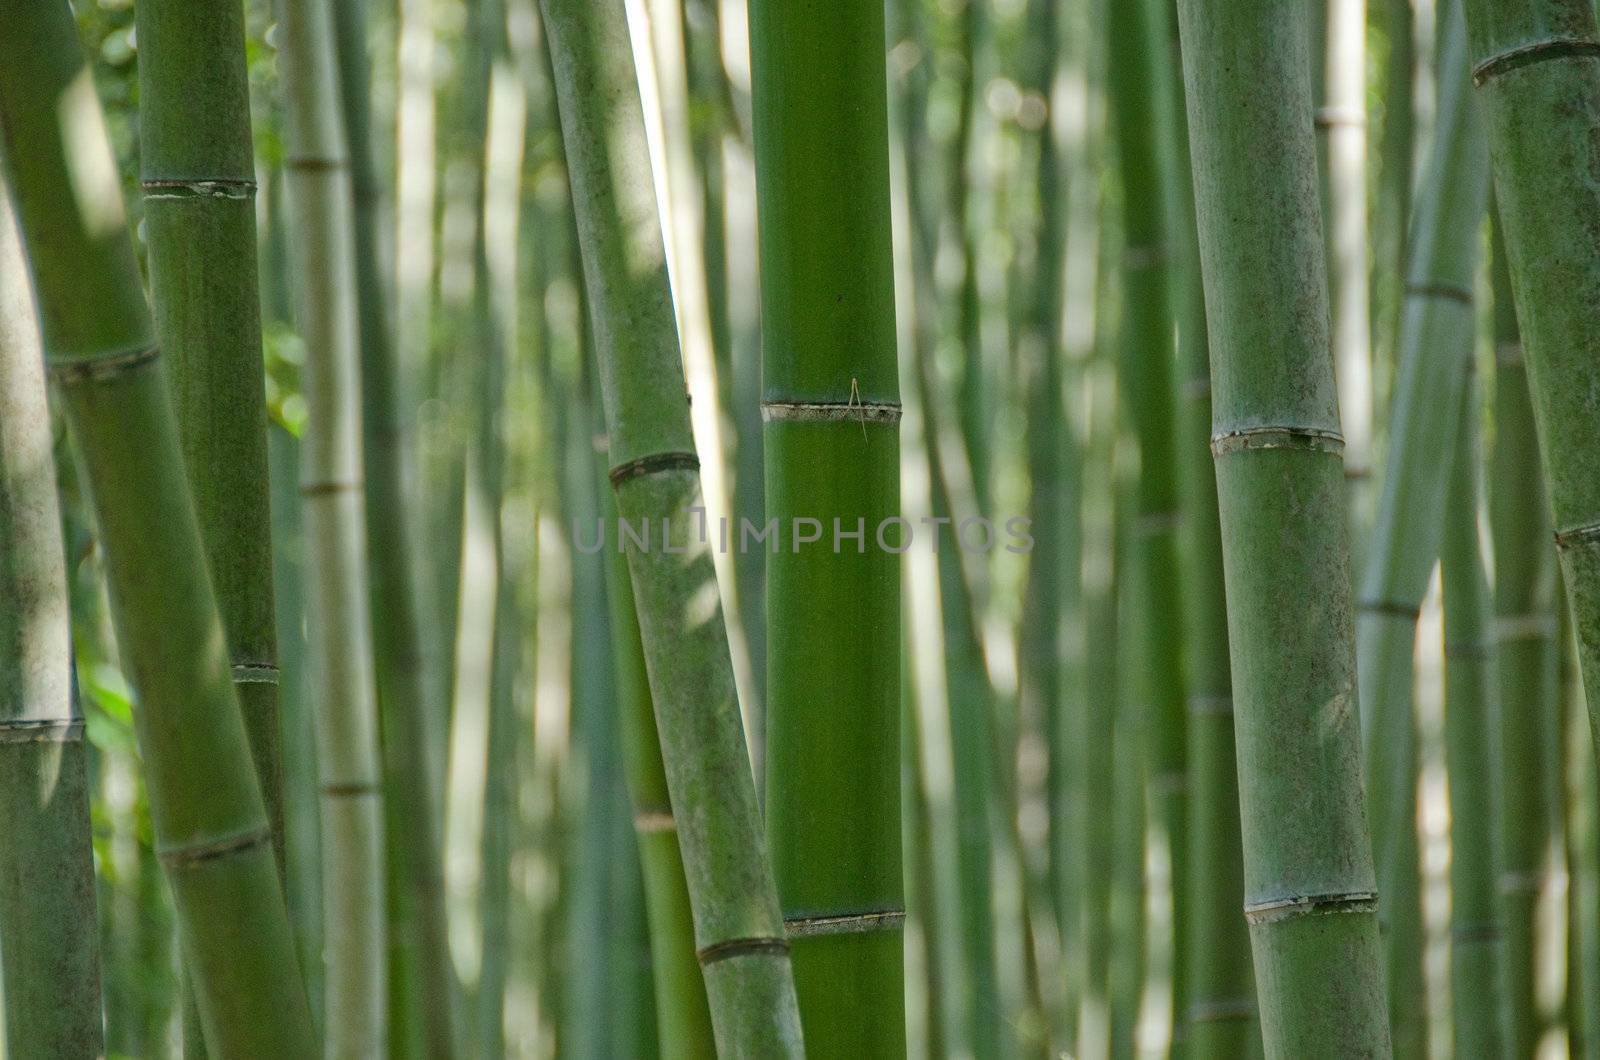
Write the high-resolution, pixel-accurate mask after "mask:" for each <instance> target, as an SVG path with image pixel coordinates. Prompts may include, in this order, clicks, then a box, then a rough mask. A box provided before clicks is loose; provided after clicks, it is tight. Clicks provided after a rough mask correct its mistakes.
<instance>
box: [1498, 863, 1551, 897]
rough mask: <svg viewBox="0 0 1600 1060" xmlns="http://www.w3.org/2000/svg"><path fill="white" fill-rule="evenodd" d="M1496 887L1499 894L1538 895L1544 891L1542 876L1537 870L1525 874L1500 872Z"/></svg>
mask: <svg viewBox="0 0 1600 1060" xmlns="http://www.w3.org/2000/svg"><path fill="white" fill-rule="evenodd" d="M1496 885H1497V886H1498V887H1499V889H1500V893H1501V894H1508V895H1515V894H1538V893H1539V892H1540V891H1541V890H1543V889H1544V876H1543V874H1542V873H1540V872H1539V871H1538V870H1537V869H1530V870H1528V871H1526V872H1502V873H1501V874H1500V878H1499V879H1498V880H1497V881H1496Z"/></svg>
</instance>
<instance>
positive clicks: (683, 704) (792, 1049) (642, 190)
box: [541, 0, 899, 1056]
mask: <svg viewBox="0 0 1600 1060" xmlns="http://www.w3.org/2000/svg"><path fill="white" fill-rule="evenodd" d="M541 7H542V9H543V12H544V28H545V41H546V44H547V46H548V48H549V51H550V57H551V61H552V66H553V68H554V72H555V84H556V99H557V105H558V109H559V112H560V117H561V128H562V139H563V142H564V144H565V147H566V155H567V160H568V166H569V181H570V183H571V187H572V198H573V208H574V212H575V214H576V217H577V222H578V225H579V230H580V231H581V232H582V233H583V235H584V239H583V241H582V251H583V268H584V280H585V288H586V290H587V293H588V298H589V305H590V311H591V317H592V321H593V325H594V334H595V346H596V350H597V353H598V363H599V376H600V384H601V394H602V397H603V399H604V405H605V411H606V424H607V428H608V438H609V442H610V453H611V463H612V467H611V471H610V479H611V483H612V487H613V489H614V490H615V492H616V500H617V510H618V513H619V515H620V517H621V518H622V519H624V520H627V521H629V522H630V523H632V524H633V525H635V526H637V525H640V524H641V522H642V521H643V520H648V523H649V525H651V526H654V527H658V528H659V527H663V526H665V527H668V528H669V530H668V533H669V535H670V539H669V541H662V542H660V547H659V548H640V547H637V546H636V545H635V546H630V547H629V549H628V553H627V557H628V570H629V576H630V581H631V582H632V585H633V591H634V606H635V609H636V611H637V615H638V619H639V630H640V640H641V643H642V644H643V646H644V657H645V668H646V672H647V674H648V676H649V684H650V692H651V696H652V698H653V700H654V703H655V714H656V721H657V731H658V733H659V735H660V739H661V741H662V747H661V750H662V759H663V761H664V763H665V766H666V775H667V785H668V789H669V791H670V793H671V800H672V807H673V811H674V815H673V818H674V824H675V825H676V827H677V831H678V838H679V843H680V847H681V850H682V853H683V861H684V870H685V877H686V880H687V883H688V889H689V899H690V904H691V906H692V908H693V913H694V926H695V944H696V947H697V950H696V952H697V956H698V957H699V961H700V967H701V974H702V975H703V976H704V979H705V985H706V996H707V1000H708V1002H709V1006H710V1011H711V1021H712V1027H713V1030H714V1032H715V1036H716V1043H717V1048H718V1050H719V1052H721V1053H723V1054H724V1055H729V1056H746V1055H761V1056H798V1055H800V1054H801V1052H802V1046H801V1038H800V1034H801V1031H800V1018H799V1008H798V1005H797V1002H796V999H795V990H794V978H793V975H792V972H791V970H790V964H789V952H788V943H787V941H786V940H785V937H784V927H783V921H782V916H781V914H780V913H779V910H778V903H777V893H776V890H775V888H774V885H773V880H772V874H771V869H770V867H769V866H768V864H767V860H766V842H765V839H764V837H763V834H762V827H761V819H760V812H759V810H758V807H757V803H756V795H755V784H754V781H753V779H752V777H751V773H750V759H749V756H748V754H747V753H746V750H745V744H744V731H743V725H742V722H741V720H740V717H739V709H738V703H737V700H736V697H735V695H734V685H733V666H732V661H731V658H730V656H729V653H728V642H727V637H726V633H725V632H724V629H723V624H722V617H721V612H720V608H719V607H718V606H717V596H716V592H715V588H714V585H713V583H712V579H713V578H714V576H715V575H714V572H713V569H712V564H711V557H710V554H709V553H708V552H707V551H706V550H705V543H704V542H699V543H696V541H695V537H694V534H695V531H694V529H693V528H694V515H693V514H692V512H691V509H692V508H698V507H700V505H699V503H698V501H699V475H698V472H697V470H696V469H697V467H698V461H697V459H696V458H695V455H694V444H693V435H692V433H691V429H690V424H689V409H688V403H687V400H686V389H685V382H684V376H683V368H682V363H681V361H680V359H679V353H678V345H677V334H676V329H675V326H674V322H673V315H672V303H671V292H670V289H669V286H668V281H667V273H666V257H665V252H664V250H663V244H662V239H661V229H660V224H659V221H658V215H657V212H656V203H655V195H654V192H653V189H652V186H651V180H650V173H649V168H648V167H649V154H648V151H647V148H646V144H645V139H644V117H643V112H642V109H641V106H640V102H639V97H638V93H637V89H636V87H635V84H636V82H635V79H634V73H633V59H632V53H631V50H630V45H629V41H628V35H627V32H628V31H627V24H626V21H625V18H624V15H623V7H622V4H621V2H620V0H604V2H592V0H542V3H541ZM669 545H670V550H669ZM680 550H683V551H680ZM675 552H676V553H677V554H674V553H675ZM685 555H688V556H690V557H691V558H690V559H689V560H687V561H686V560H685ZM898 853H899V848H898V844H896V847H895V854H896V856H897V857H898Z"/></svg>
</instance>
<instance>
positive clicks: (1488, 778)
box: [1439, 383, 1501, 1056]
mask: <svg viewBox="0 0 1600 1060" xmlns="http://www.w3.org/2000/svg"><path fill="white" fill-rule="evenodd" d="M1479 419H1480V410H1479V408H1478V401H1477V388H1476V387H1475V386H1473V385H1471V384H1470V383H1469V385H1468V386H1467V387H1466V388H1464V390H1463V392H1462V398H1461V415H1460V418H1459V425H1458V427H1457V431H1456V439H1457V441H1456V448H1455V459H1454V465H1453V467H1452V469H1451V472H1450V485H1449V490H1448V491H1447V492H1446V494H1445V507H1444V510H1445V513H1446V519H1445V526H1444V537H1443V541H1442V542H1441V544H1440V546H1439V552H1440V558H1439V564H1440V571H1441V575H1440V576H1441V579H1442V580H1443V586H1444V656H1445V672H1444V679H1445V754H1446V767H1447V768H1448V769H1449V773H1450V935H1451V946H1450V997H1451V1005H1452V1012H1453V1014H1454V1023H1455V1048H1456V1053H1457V1055H1460V1056H1500V1055H1501V1037H1500V1016H1499V1009H1498V1005H1497V1000H1498V999H1497V996H1496V991H1497V989H1498V986H1499V982H1500V980H1499V956H1500V915H1499V908H1498V904H1499V893H1498V888H1497V887H1496V878H1495V834H1494V825H1495V809H1496V805H1495V804H1496V799H1495V790H1494V783H1493V778H1494V765H1493V749H1494V741H1493V739H1492V733H1493V731H1494V704H1495V701H1494V698H1493V694H1492V692H1491V688H1490V678H1491V677H1492V675H1493V671H1492V669H1491V664H1490V659H1491V656H1490V654H1489V651H1490V647H1491V645H1490V642H1489V635H1490V627H1489V596H1488V585H1487V583H1486V581H1485V579H1484V570H1483V557H1482V555H1481V553H1480V551H1479V548H1478V465H1479V462H1480V461H1479V455H1480V454H1479V448H1478V423H1479Z"/></svg>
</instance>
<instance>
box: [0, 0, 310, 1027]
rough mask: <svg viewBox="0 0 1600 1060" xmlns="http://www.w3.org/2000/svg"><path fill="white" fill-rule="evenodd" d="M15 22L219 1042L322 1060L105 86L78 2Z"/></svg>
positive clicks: (179, 890)
mask: <svg viewBox="0 0 1600 1060" xmlns="http://www.w3.org/2000/svg"><path fill="white" fill-rule="evenodd" d="M0 22H3V23H4V25H5V26H6V27H7V32H6V33H5V34H4V35H3V37H0V134H3V136H4V141H5V144H4V151H5V157H6V159H7V161H8V163H9V172H10V176H11V179H12V181H13V187H14V189H15V191H16V202H17V213H18V216H19V218H20V219H21V227H22V230H23V232H24V235H25V242H26V245H27V247H28V251H29V254H30V257H31V263H32V266H33V273H34V279H35V283H36V284H37V290H38V299H39V306H40V313H41V323H42V328H43V334H44V347H45V351H46V356H47V358H48V359H49V362H50V363H51V365H52V368H53V371H54V373H55V375H56V379H57V381H58V383H59V384H60V387H61V391H62V394H63V397H64V402H65V405H66V408H67V415H68V418H69V421H70V423H71V425H72V427H73V430H74V433H75V435H76V438H77V442H78V445H79V447H80V451H81V452H82V456H83V464H84V468H85V470H86V471H87V474H88V479H89V484H90V488H91V490H92V491H93V497H94V506H95V512H96V517H97V521H98V524H99V528H100V535H101V544H102V547H103V548H104V550H105V555H106V571H107V578H108V582H109V588H110V597H111V601H112V610H113V619H114V622H115V625H116V628H117V635H118V641H119V644H120V646H121V658H122V662H123V666H124V668H125V671H126V673H127V676H128V678H129V681H130V683H131V685H132V687H133V688H134V690H135V692H136V695H137V697H138V702H139V708H138V710H137V712H136V718H135V720H136V724H137V729H138V735H139V742H140V746H141V748H142V752H143V759H144V765H145V770H146V774H147V777H148V785H149V789H148V790H149V800H150V812H151V822H152V825H153V828H154V832H155V841H156V845H157V850H158V852H159V855H160V858H161V861H162V864H163V866H164V868H165V870H166V874H167V879H168V882H169V884H170V886H171V889H172V893H173V899H174V905H175V906H176V909H177V913H178V919H179V928H180V932H179V933H180V936H181V938H182V940H183V945H184V949H185V953H186V956H187V965H188V967H189V969H190V972H191V973H192V976H193V982H194V986H195V994H196V998H197V1001H198V1003H199V1009H200V1015H201V1019H202V1022H203V1025H204V1030H205V1036H206V1041H207V1044H208V1045H209V1046H210V1048H211V1049H212V1051H213V1052H214V1053H216V1054H218V1055H224V1056H295V1057H302V1056H309V1055H311V1054H312V1053H313V1052H315V1045H314V1042H313V1035H312V1029H311V1019H310V1014H309V1011H308V1009H307V1006H306V1000H305V992H304V990H303V988H302V987H301V984H300V979H299V974H298V968H297V966H296V963H295V958H294V943H293V940H292V937H291V934H290V930H289V921H288V917H287V915H286V913H285V910H284V904H283V894H282V891H281V889H280V887H279V882H278V874H277V870H276V867H275V863H274V858H273V853H272V845H271V842H270V837H271V825H270V818H269V817H268V816H267V811H266V807H265V803H264V801H263V799H262V795H261V789H260V783H259V781H258V780H257V777H256V774H255V771H254V770H253V769H252V768H251V765H250V763H251V758H250V747H249V742H248V738H247V736H246V729H245V725H244V720H243V717H242V715H241V712H240V709H239V702H238V699H237V697H236V695H235V693H234V690H233V684H232V680H231V677H232V674H231V665H230V662H229V659H228V654H227V646H226V642H225V636H224V633H223V628H222V623H221V620H220V618H219V617H218V613H217V607H216V603H215V598H214V596H213V594H212V590H211V582H210V578H209V577H208V575H207V571H206V562H205V553H204V549H203V545H202V541H201V537H200V530H199V526H198V524H197V521H196V519H195V515H194V509H193V506H192V504H191V502H190V499H189V493H188V487H187V484H186V482H185V477H184V468H183V458H182V452H181V450H180V448H179V441H178V435H177V428H176V423H175V420H174V417H173V414H172V408H171V404H170V400H169V397H168V392H167V384H166V380H165V377H164V374H163V371H162V368H161V360H160V358H159V356H157V352H158V349H159V348H158V346H157V345H156V343H155V336H154V329H153V326H152V322H151V319H150V315H149V311H148V309H147V308H146V305H145V301H144V292H143V289H142V286H141V284H140V282H139V272H138V266H137V263H136V261H135V259H134V255H133V246H132V242H131V240H130V239H129V235H128V230H127V227H126V223H125V221H124V216H123V212H122V203H121V199H120V192H119V189H118V187H117V182H116V180H117V178H116V166H115V163H114V161H113V160H112V156H111V148H110V144H109V143H108V142H107V140H106V137H105V132H104V124H103V119H102V116H101V113H100V107H99V103H98V101H97V100H96V98H95V94H94V83H93V81H92V80H91V78H90V73H89V69H88V67H87V66H86V65H85V63H84V61H83V56H82V52H81V51H80V50H79V46H78V43H77V37H76V30H75V28H74V25H73V21H72V17H71V12H70V10H69V9H68V7H67V6H66V5H65V4H54V3H49V4H46V3H31V2H29V3H23V2H14V0H8V2H6V3H5V4H3V5H0ZM131 440H137V444H130V441H131Z"/></svg>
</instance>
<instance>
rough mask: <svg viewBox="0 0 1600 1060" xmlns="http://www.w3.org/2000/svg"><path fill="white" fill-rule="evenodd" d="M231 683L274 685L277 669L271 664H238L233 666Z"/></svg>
mask: <svg viewBox="0 0 1600 1060" xmlns="http://www.w3.org/2000/svg"><path fill="white" fill-rule="evenodd" d="M232 673H233V683H234V684H236V685H275V684H277V683H278V668H277V666H275V665H274V664H272V663H263V662H238V663H234V664H233V669H232Z"/></svg>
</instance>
